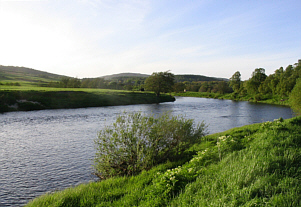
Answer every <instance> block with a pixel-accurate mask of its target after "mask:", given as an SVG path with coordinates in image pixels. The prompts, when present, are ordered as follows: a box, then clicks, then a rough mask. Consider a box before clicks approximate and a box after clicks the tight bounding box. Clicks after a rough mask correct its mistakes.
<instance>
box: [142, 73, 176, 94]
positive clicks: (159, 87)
mask: <svg viewBox="0 0 301 207" xmlns="http://www.w3.org/2000/svg"><path fill="white" fill-rule="evenodd" d="M174 79H175V77H174V74H172V73H170V72H168V71H165V72H158V73H153V74H152V75H151V76H150V77H148V78H147V79H146V80H145V88H146V90H149V91H154V92H155V94H156V95H157V96H160V93H162V92H163V93H167V92H170V91H171V90H172V87H173V85H174Z"/></svg>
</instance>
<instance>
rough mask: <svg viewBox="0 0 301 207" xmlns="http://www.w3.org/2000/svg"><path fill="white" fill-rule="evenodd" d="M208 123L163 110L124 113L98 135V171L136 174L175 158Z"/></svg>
mask: <svg viewBox="0 0 301 207" xmlns="http://www.w3.org/2000/svg"><path fill="white" fill-rule="evenodd" d="M205 128H206V127H205V124H204V123H201V124H198V125H197V126H196V127H194V124H193V120H191V119H185V118H183V117H180V116H171V115H169V114H163V115H160V116H158V117H154V116H143V115H141V113H129V114H126V113H124V114H122V115H120V116H119V117H118V118H117V120H116V122H115V123H114V124H113V126H112V127H106V128H105V129H104V130H102V131H100V132H99V134H98V138H97V139H95V146H96V150H97V151H96V155H95V159H94V168H95V171H96V172H95V174H96V175H97V176H99V177H100V178H103V179H104V178H108V177H112V176H124V175H135V174H137V173H139V172H141V171H142V170H148V169H150V168H151V167H153V166H154V165H157V164H159V163H163V162H165V161H167V160H175V159H176V158H177V157H178V156H182V155H183V153H184V151H185V150H186V149H187V148H188V147H189V146H190V145H192V144H194V143H196V142H197V141H198V140H199V139H200V138H201V137H202V136H204V135H205Z"/></svg>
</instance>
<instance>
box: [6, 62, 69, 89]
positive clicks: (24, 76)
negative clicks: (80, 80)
mask: <svg viewBox="0 0 301 207" xmlns="http://www.w3.org/2000/svg"><path fill="white" fill-rule="evenodd" d="M62 77H66V76H62V75H57V74H52V73H48V72H43V71H39V70H34V69H31V68H25V67H14V66H2V65H0V82H1V83H2V84H5V83H16V82H18V83H20V84H21V85H22V86H37V85H45V84H48V83H49V82H51V81H55V82H56V81H59V80H60V79H61V78H62Z"/></svg>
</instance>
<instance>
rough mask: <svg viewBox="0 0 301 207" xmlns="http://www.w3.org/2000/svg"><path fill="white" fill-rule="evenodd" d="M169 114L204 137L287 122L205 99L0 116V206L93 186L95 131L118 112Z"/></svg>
mask: <svg viewBox="0 0 301 207" xmlns="http://www.w3.org/2000/svg"><path fill="white" fill-rule="evenodd" d="M124 111H126V112H138V111H139V112H142V113H146V114H160V113H164V112H167V111H170V112H171V113H172V114H173V115H183V116H184V117H186V118H189V119H194V120H195V122H196V123H198V122H202V121H203V120H204V122H205V123H206V124H207V125H209V126H208V131H209V133H216V132H222V131H225V130H227V129H230V128H233V127H238V126H243V125H247V124H252V123H260V122H265V121H272V120H274V119H277V118H279V117H282V118H284V119H287V118H291V117H293V113H292V111H291V109H290V108H288V107H281V106H274V105H267V104H254V103H249V102H234V101H231V100H217V99H205V98H191V97H177V98H176V101H175V102H171V103H162V104H143V105H129V106H112V107H98V108H81V109H61V110H42V111H31V112H10V113H4V114H0V206H1V207H2V206H23V205H24V204H26V203H27V202H28V201H29V200H31V199H33V198H34V197H37V196H39V195H42V194H44V193H46V192H53V191H55V190H61V189H64V188H67V187H70V186H75V185H78V184H80V183H87V182H91V181H95V180H96V178H95V177H94V176H93V175H92V174H91V173H92V171H93V170H92V168H91V165H92V159H93V156H94V153H95V150H94V142H93V140H94V139H95V138H96V136H97V132H98V131H99V130H101V129H103V127H104V126H106V125H110V124H111V123H112V122H114V121H115V119H116V117H117V115H118V114H120V113H122V112H124Z"/></svg>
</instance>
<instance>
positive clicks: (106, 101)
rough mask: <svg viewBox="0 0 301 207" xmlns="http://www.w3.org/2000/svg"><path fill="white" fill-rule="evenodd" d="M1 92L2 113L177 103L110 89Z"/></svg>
mask: <svg viewBox="0 0 301 207" xmlns="http://www.w3.org/2000/svg"><path fill="white" fill-rule="evenodd" d="M14 89H15V88H12V87H10V90H0V112H8V111H29V110H42V109H62V108H83V107H99V106H115V105H129V104H150V103H160V102H167V101H174V100H175V99H174V97H172V96H169V95H165V94H162V95H161V96H160V97H157V96H156V95H155V94H154V93H151V92H139V91H136V92H133V91H132V92H131V91H120V90H110V89H75V88H70V89H60V88H45V87H43V88H39V87H29V90H28V87H23V90H20V88H16V89H15V90H14Z"/></svg>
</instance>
